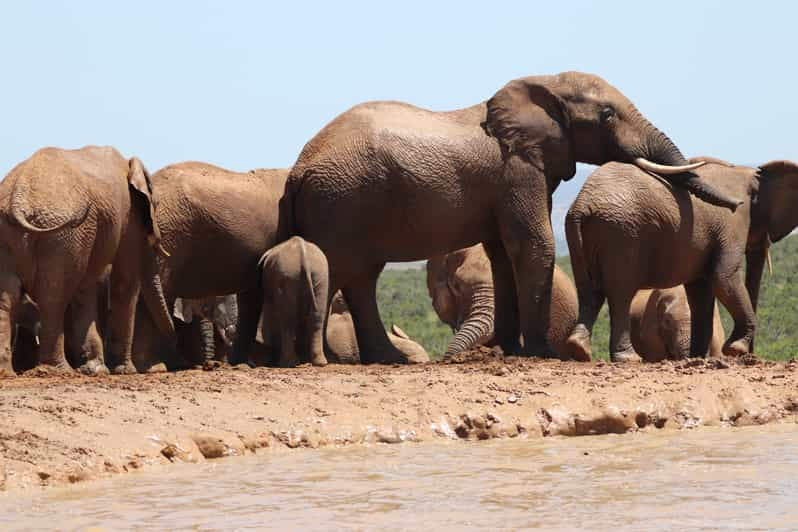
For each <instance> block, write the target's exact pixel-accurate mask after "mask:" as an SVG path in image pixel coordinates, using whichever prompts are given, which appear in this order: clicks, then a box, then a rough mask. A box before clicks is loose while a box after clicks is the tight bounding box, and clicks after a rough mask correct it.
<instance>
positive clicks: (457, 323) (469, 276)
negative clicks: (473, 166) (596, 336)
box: [427, 244, 578, 356]
mask: <svg viewBox="0 0 798 532" xmlns="http://www.w3.org/2000/svg"><path fill="white" fill-rule="evenodd" d="M427 289H428V290H429V295H430V297H431V298H432V307H433V308H434V309H435V312H436V313H437V314H438V317H439V318H440V319H441V321H443V322H444V323H446V324H447V325H449V326H450V327H451V328H452V331H454V333H455V335H454V338H452V340H451V341H450V342H449V345H448V346H447V348H446V356H451V355H454V354H456V353H459V352H461V351H466V350H468V349H471V348H473V347H474V346H476V345H488V344H490V343H491V342H492V339H493V313H494V299H493V276H492V275H491V269H490V260H489V259H488V256H487V255H486V254H485V250H484V248H483V247H482V245H481V244H477V245H476V246H471V247H468V248H464V249H458V250H457V251H453V252H452V253H447V254H446V255H437V256H435V257H432V258H430V259H429V260H428V261H427ZM577 311H578V304H577V297H576V288H575V287H574V284H573V282H572V281H571V279H570V278H569V277H568V276H567V275H566V274H565V273H564V272H563V271H562V270H560V268H559V267H558V266H557V265H555V266H554V274H553V278H552V288H551V302H550V312H549V320H550V321H549V325H548V327H547V328H546V341H547V342H548V344H549V345H550V346H551V347H552V348H553V349H554V351H555V352H556V353H557V354H558V355H561V354H562V353H563V348H564V345H565V340H566V339H567V338H568V335H569V334H570V333H571V329H572V328H573V326H574V325H575V324H576V316H577Z"/></svg>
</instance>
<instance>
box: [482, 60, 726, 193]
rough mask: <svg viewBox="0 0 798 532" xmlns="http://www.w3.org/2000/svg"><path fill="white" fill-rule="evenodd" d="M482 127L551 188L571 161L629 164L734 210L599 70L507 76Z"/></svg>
mask: <svg viewBox="0 0 798 532" xmlns="http://www.w3.org/2000/svg"><path fill="white" fill-rule="evenodd" d="M487 107H488V110H487V118H486V120H485V122H484V123H483V128H484V129H485V131H486V132H487V134H488V135H490V136H492V137H495V138H496V139H498V141H499V145H500V147H501V150H502V155H503V157H504V158H505V160H506V161H507V160H508V159H510V158H512V157H517V158H518V160H519V161H518V162H520V163H522V164H527V165H532V166H533V167H534V168H536V169H537V170H538V171H540V172H543V173H544V174H545V175H546V179H547V182H548V185H549V193H551V192H553V190H554V189H555V188H556V187H557V185H558V184H559V182H560V181H561V180H568V179H570V178H571V177H572V176H573V175H574V173H575V171H576V162H577V161H579V162H584V163H590V164H595V165H601V164H604V163H607V162H610V161H619V162H629V163H634V164H636V165H637V166H639V167H641V168H642V169H644V170H646V171H649V172H654V173H657V174H661V175H662V176H664V177H665V178H666V179H668V180H670V181H672V182H674V183H675V184H678V185H680V186H683V187H685V188H686V189H688V190H690V191H691V192H692V193H693V194H695V195H696V196H697V197H699V198H701V199H703V200H706V201H708V202H710V203H713V204H716V205H721V206H724V207H728V208H730V209H736V207H737V206H739V205H740V204H741V202H740V201H739V200H737V199H735V198H731V197H728V196H727V195H725V194H723V193H722V192H720V191H717V190H715V189H714V188H712V187H711V186H710V185H708V184H707V183H705V182H703V181H702V180H701V179H699V178H698V176H696V175H695V174H692V173H691V170H694V169H696V168H698V167H700V166H701V165H702V164H704V163H702V162H697V163H694V164H688V162H687V160H686V159H685V158H684V156H683V155H682V153H681V152H680V151H679V149H678V148H677V147H676V145H675V144H674V143H673V142H672V141H671V140H670V139H669V138H668V137H667V136H666V135H665V134H664V133H663V132H662V131H660V130H659V129H657V128H656V127H654V125H653V124H651V123H650V122H649V121H648V120H647V119H646V118H645V117H644V116H643V115H642V114H641V113H640V112H639V111H638V110H637V109H636V108H635V106H634V104H633V103H632V102H631V101H630V100H629V99H628V98H626V97H625V96H624V95H623V94H622V93H621V92H620V91H618V90H617V89H616V88H614V87H613V86H612V85H610V84H609V83H607V82H606V81H604V80H603V79H601V78H600V77H598V76H594V75H591V74H585V73H581V72H565V73H561V74H558V75H554V76H530V77H526V78H520V79H516V80H513V81H511V82H509V83H508V84H507V85H505V86H504V87H503V88H502V89H501V90H499V91H498V92H497V93H496V94H495V95H494V96H493V97H492V98H491V99H490V100H489V101H488V103H487Z"/></svg>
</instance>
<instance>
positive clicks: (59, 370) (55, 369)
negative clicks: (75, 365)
mask: <svg viewBox="0 0 798 532" xmlns="http://www.w3.org/2000/svg"><path fill="white" fill-rule="evenodd" d="M34 369H35V370H36V371H39V372H42V373H45V374H48V375H71V374H73V373H75V370H74V369H72V366H70V365H69V363H68V362H67V361H66V360H64V361H63V362H55V363H52V364H51V363H49V362H42V363H40V364H39V365H38V366H36V368H34Z"/></svg>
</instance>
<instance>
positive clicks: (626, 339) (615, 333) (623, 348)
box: [607, 288, 642, 362]
mask: <svg viewBox="0 0 798 532" xmlns="http://www.w3.org/2000/svg"><path fill="white" fill-rule="evenodd" d="M634 294H635V291H634V290H629V289H624V288H619V289H618V290H615V291H610V292H609V294H608V296H607V299H608V303H609V307H610V360H612V361H613V362H640V361H641V360H642V359H641V358H640V355H638V354H637V353H636V352H635V349H634V347H633V346H632V337H631V329H632V321H631V317H630V315H629V307H630V305H631V304H632V298H633V297H634Z"/></svg>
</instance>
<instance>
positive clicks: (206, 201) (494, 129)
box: [0, 72, 798, 374]
mask: <svg viewBox="0 0 798 532" xmlns="http://www.w3.org/2000/svg"><path fill="white" fill-rule="evenodd" d="M576 162H584V163H590V164H594V165H604V166H601V167H600V168H598V169H597V170H596V171H595V172H594V173H593V174H592V175H591V176H590V177H589V178H588V179H587V181H586V183H585V186H584V187H583V189H582V191H581V192H580V194H579V195H578V197H577V198H576V200H575V202H574V204H573V206H572V207H571V209H570V211H569V213H568V216H567V219H566V233H567V238H568V246H569V249H570V254H571V261H572V265H573V271H574V279H575V287H574V285H573V283H572V282H571V280H570V278H569V277H567V276H566V275H565V274H564V273H562V272H561V271H559V270H558V269H557V268H556V267H555V265H554V241H553V233H552V228H551V221H550V218H551V196H552V193H553V192H554V190H555V189H556V188H557V186H558V184H559V183H560V182H561V181H564V180H568V179H570V178H571V177H573V175H574V173H575V168H576ZM797 179H798V167H796V165H795V164H793V163H790V162H786V161H776V162H771V163H767V164H764V165H762V166H760V167H759V168H747V167H743V166H734V165H732V164H730V163H726V162H724V161H720V160H717V159H711V158H697V159H691V160H688V159H686V158H685V157H684V156H683V155H682V153H681V152H680V151H679V149H678V148H677V147H676V145H675V144H674V143H673V142H672V141H671V140H670V139H669V138H668V137H667V136H666V135H665V134H664V133H663V132H662V131H660V130H658V129H657V128H656V127H655V126H654V125H653V124H652V123H650V122H649V121H648V120H647V119H646V118H645V117H644V116H643V115H642V114H641V113H640V112H639V111H638V110H637V109H636V108H635V106H634V104H633V103H632V102H631V101H629V100H628V99H627V98H626V97H625V96H624V95H623V94H622V93H621V92H620V91H618V90H617V89H616V88H614V87H612V86H611V85H610V84H608V83H607V82H606V81H604V80H603V79H601V78H599V77H597V76H595V75H591V74H585V73H580V72H565V73H561V74H558V75H551V76H531V77H526V78H520V79H516V80H513V81H510V82H509V83H507V84H506V85H505V86H504V87H502V88H501V89H500V90H499V91H498V92H496V93H495V94H494V95H493V96H492V97H490V98H489V99H488V100H487V101H484V102H482V103H478V104H476V105H474V106H472V107H468V108H465V109H459V110H455V111H448V112H432V111H428V110H425V109H421V108H418V107H414V106H412V105H408V104H404V103H400V102H369V103H364V104H360V105H356V106H355V107H353V108H351V109H349V110H348V111H346V112H344V113H343V114H341V115H339V116H338V117H336V118H335V119H333V120H332V121H331V122H330V123H329V124H327V125H326V126H325V127H324V128H323V129H322V130H321V131H320V132H319V133H317V134H316V135H315V136H314V137H313V138H311V139H310V141H308V142H307V144H306V145H305V146H304V148H303V150H302V151H301V153H300V154H299V157H298V159H297V160H296V162H295V164H294V165H293V167H292V168H290V169H258V170H252V171H249V172H245V173H239V172H233V171H230V170H225V169H222V168H219V167H216V166H213V165H210V164H205V163H199V162H186V163H179V164H174V165H170V166H167V167H165V168H163V169H161V170H159V171H158V172H156V173H154V174H152V175H151V174H150V173H149V172H148V171H147V170H146V169H145V167H144V165H143V164H142V163H141V161H140V160H139V159H138V158H136V157H133V158H130V159H126V158H125V157H123V156H122V155H121V154H120V153H119V152H118V151H116V150H115V149H113V148H109V147H95V146H89V147H85V148H82V149H76V150H65V149H57V148H44V149H42V150H39V151H37V152H36V153H35V154H33V155H32V156H31V157H30V158H29V159H27V160H25V161H23V162H22V163H20V164H19V165H17V166H16V167H15V168H14V169H12V170H11V171H10V172H9V173H8V175H7V176H6V177H5V179H4V180H3V181H2V182H1V183H0V374H14V373H15V372H17V371H20V370H22V369H27V368H30V367H34V366H41V367H46V368H48V371H64V372H69V371H73V368H76V369H79V370H80V371H82V372H84V373H87V374H98V373H105V372H108V371H110V372H113V373H130V372H134V371H139V372H147V371H157V370H162V369H165V368H167V367H170V368H177V367H185V366H192V365H196V364H197V363H207V362H210V361H212V360H214V359H215V360H222V361H226V362H229V363H230V364H240V363H246V362H248V363H250V364H252V363H265V364H274V365H281V366H293V365H296V364H299V363H306V362H310V363H312V364H313V365H324V364H326V363H327V362H328V361H353V360H360V361H361V362H363V363H395V362H404V363H407V362H423V361H426V360H429V357H428V355H427V353H426V351H425V350H424V348H423V347H422V346H420V345H419V344H417V343H416V342H413V341H412V340H411V339H409V338H408V337H407V335H406V334H404V333H403V332H402V331H401V329H399V328H398V327H394V328H393V329H392V331H386V330H385V328H384V327H383V325H382V321H381V319H380V315H379V310H378V307H377V302H376V283H377V278H378V277H379V275H380V273H381V271H382V269H383V268H384V266H385V264H386V263H387V262H401V261H413V260H423V259H429V261H428V271H427V273H428V279H427V281H428V287H429V290H430V295H431V296H432V299H433V306H434V308H435V310H436V312H437V313H438V315H439V316H440V318H441V319H442V320H443V321H444V322H446V323H447V324H449V325H450V326H451V327H452V328H453V330H454V331H455V335H454V338H453V339H452V341H451V342H450V344H449V346H448V347H447V351H446V353H447V354H453V353H456V352H459V351H462V350H465V349H469V348H471V347H473V346H475V345H478V344H488V345H497V346H500V347H501V348H502V349H503V350H504V351H506V352H512V353H517V354H525V355H537V356H559V357H562V358H572V359H576V360H590V358H591V345H590V334H591V330H592V327H593V323H594V321H595V319H596V315H597V313H598V310H599V309H600V307H601V305H602V304H603V303H604V301H605V299H606V300H607V301H608V303H609V309H610V317H611V327H612V333H611V340H610V343H611V345H610V351H611V355H612V358H613V360H615V361H631V360H639V359H640V357H641V356H642V357H643V358H645V359H647V360H654V359H661V358H663V357H666V356H668V357H679V356H706V355H707V353H718V352H720V351H721V350H722V351H723V352H725V353H734V354H740V353H748V352H752V351H753V342H754V332H755V322H756V318H755V310H756V303H757V294H758V289H759V281H760V277H761V274H762V268H763V265H764V263H765V259H766V256H767V253H768V248H769V246H770V244H771V243H772V242H777V241H778V240H779V239H781V238H783V237H784V236H785V235H787V234H789V233H790V232H791V231H792V229H793V228H794V227H795V226H796V225H798V219H793V218H795V217H796V216H798V215H793V213H792V212H793V211H792V210H791V209H790V206H791V205H792V203H793V194H796V191H795V190H794V189H796V190H798V187H795V186H793V183H794V182H795V183H798V181H796V180H797ZM743 259H745V261H746V263H747V268H746V267H744V264H743ZM716 298H717V299H719V300H720V302H721V303H722V304H723V305H724V306H725V307H726V308H727V309H728V310H729V312H730V313H731V315H732V317H733V318H734V330H733V331H732V333H731V336H730V337H729V339H727V340H726V341H725V342H723V340H722V337H723V331H722V327H721V326H720V321H719V319H718V317H717V306H716V304H715V299H716Z"/></svg>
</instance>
